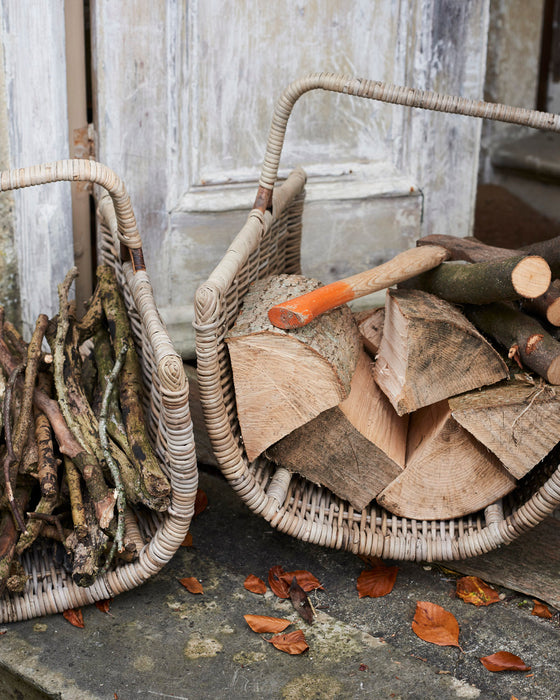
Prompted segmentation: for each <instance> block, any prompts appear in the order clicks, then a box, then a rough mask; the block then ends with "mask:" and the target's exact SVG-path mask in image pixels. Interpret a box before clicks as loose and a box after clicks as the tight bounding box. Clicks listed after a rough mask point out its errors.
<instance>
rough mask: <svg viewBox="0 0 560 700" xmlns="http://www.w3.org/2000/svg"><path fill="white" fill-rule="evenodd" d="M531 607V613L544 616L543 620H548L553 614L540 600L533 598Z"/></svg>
mask: <svg viewBox="0 0 560 700" xmlns="http://www.w3.org/2000/svg"><path fill="white" fill-rule="evenodd" d="M533 603H534V605H533V609H532V611H531V615H536V616H537V617H544V618H545V620H549V619H550V618H551V617H552V616H553V615H552V613H551V612H550V610H549V609H548V608H547V607H546V605H545V604H544V603H541V602H540V600H535V599H534V598H533Z"/></svg>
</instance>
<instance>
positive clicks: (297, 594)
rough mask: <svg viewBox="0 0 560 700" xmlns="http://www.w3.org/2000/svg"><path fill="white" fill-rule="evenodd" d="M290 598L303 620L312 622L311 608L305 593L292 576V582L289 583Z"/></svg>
mask: <svg viewBox="0 0 560 700" xmlns="http://www.w3.org/2000/svg"><path fill="white" fill-rule="evenodd" d="M289 593H290V600H291V601H292V605H293V606H294V610H295V611H296V612H297V613H298V615H299V616H300V617H301V618H303V619H304V620H305V622H307V623H308V624H311V623H312V622H313V615H314V613H313V608H312V607H311V603H310V602H309V598H308V597H307V593H306V592H305V591H304V590H303V588H302V587H301V586H300V585H299V583H298V582H297V578H296V577H295V576H294V577H293V578H292V582H291V583H290V590H289Z"/></svg>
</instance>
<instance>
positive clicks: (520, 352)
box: [465, 304, 560, 385]
mask: <svg viewBox="0 0 560 700" xmlns="http://www.w3.org/2000/svg"><path fill="white" fill-rule="evenodd" d="M465 313H466V314H467V316H468V317H469V318H470V320H471V321H472V322H473V323H475V324H476V326H477V327H478V328H479V329H480V330H481V331H482V332H483V333H485V334H486V335H488V336H490V337H492V338H495V339H496V340H497V341H498V342H499V343H500V344H501V345H502V346H504V347H505V348H506V350H507V351H508V354H509V356H510V357H512V358H514V359H516V360H518V361H519V363H520V365H521V366H522V365H524V366H525V367H528V368H529V369H531V370H533V371H534V372H537V374H539V375H540V376H541V377H543V378H544V379H546V381H547V382H549V383H550V384H556V385H558V384H560V342H558V341H557V340H555V339H554V338H553V337H552V336H551V335H550V334H549V333H548V332H547V331H546V330H545V329H544V328H543V326H542V325H541V324H540V323H539V322H538V321H536V320H535V319H534V318H531V317H530V316H528V315H526V314H524V313H523V312H522V311H519V310H518V309H516V308H515V307H513V306H510V305H508V304H487V305H486V306H472V307H467V308H466V309H465Z"/></svg>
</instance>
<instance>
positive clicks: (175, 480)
mask: <svg viewBox="0 0 560 700" xmlns="http://www.w3.org/2000/svg"><path fill="white" fill-rule="evenodd" d="M65 180H67V181H88V182H92V183H94V184H95V185H96V186H99V187H97V188H96V189H99V191H100V192H102V193H103V196H102V197H100V199H99V200H98V211H99V215H100V228H101V240H100V241H99V248H100V258H101V260H102V262H103V263H106V264H108V265H110V266H111V267H112V268H113V269H114V270H115V273H116V277H117V281H118V285H119V288H120V291H121V293H122V295H123V297H124V300H125V304H126V307H127V311H128V315H129V320H130V323H131V326H132V332H133V335H134V341H135V345H136V350H137V352H138V354H139V358H140V362H141V366H142V372H143V384H144V387H143V388H144V403H145V406H144V407H145V409H146V416H147V429H148V434H149V436H150V439H151V440H152V443H153V446H154V448H155V450H156V454H157V457H158V460H159V462H160V464H161V466H162V469H163V470H164V472H165V473H166V475H167V477H168V478H169V480H170V484H171V503H170V506H169V508H168V510H167V511H166V512H165V513H155V512H153V513H152V512H147V511H143V512H138V513H136V520H135V522H136V526H135V524H134V523H130V525H131V526H132V527H135V530H136V533H135V539H136V541H137V542H138V544H139V545H140V547H141V549H140V554H139V557H138V558H137V559H136V560H134V561H133V562H131V563H128V564H121V565H116V566H115V568H114V569H112V570H109V571H108V572H107V573H106V574H104V575H102V576H99V577H98V578H97V579H96V581H95V582H94V584H93V585H92V586H89V587H87V588H83V587H80V586H78V585H76V584H75V583H74V582H73V581H72V578H71V574H70V573H67V571H66V570H65V569H64V567H63V566H62V565H61V564H60V563H58V560H59V559H60V557H57V556H56V554H55V551H54V547H53V546H51V545H49V544H46V543H44V542H43V543H37V544H36V545H35V546H34V547H33V548H31V549H30V551H28V552H25V553H24V555H23V557H22V563H23V565H24V568H25V570H26V572H27V574H28V581H27V585H26V589H25V591H24V592H23V593H22V594H19V595H16V594H9V593H6V594H5V595H4V596H3V597H2V598H1V599H0V620H1V621H2V622H13V621H16V620H24V619H29V618H33V617H37V616H42V615H48V614H51V613H57V612H63V611H65V610H67V609H70V608H76V607H79V606H82V605H87V604H89V603H94V602H96V601H99V600H104V599H108V598H113V597H114V596H116V595H117V594H119V593H122V592H123V591H127V590H130V589H133V588H135V587H137V586H139V585H140V584H142V583H143V582H145V581H146V580H147V579H148V578H150V577H151V576H153V575H154V574H156V573H157V572H158V571H159V570H160V569H161V568H162V567H163V566H164V565H165V564H166V563H167V562H168V561H169V560H170V559H171V557H172V556H173V554H174V553H175V552H176V551H177V548H178V547H179V546H180V545H181V543H182V542H183V540H184V538H185V535H186V533H187V531H188V529H189V526H190V521H191V518H192V515H193V512H194V501H195V497H196V490H197V486H198V471H197V465H196V456H195V447H194V438H193V429H192V422H191V417H190V412H189V403H188V393H189V387H188V382H187V378H186V375H185V372H184V369H183V364H182V361H181V358H180V356H179V354H178V353H177V352H176V351H175V350H174V348H173V345H172V342H171V340H170V338H169V335H168V333H167V330H166V328H165V326H164V324H163V322H162V320H161V318H160V315H159V313H158V310H157V307H156V304H155V301H154V295H153V291H152V286H151V282H150V278H149V276H148V273H147V272H146V269H145V265H144V262H143V255H142V241H141V239H140V235H139V233H138V230H137V227H136V219H135V216H134V212H133V210H132V206H131V202H130V198H129V196H128V194H127V192H126V189H125V186H124V184H123V182H122V180H121V179H120V178H119V177H118V176H117V175H116V174H115V173H114V172H113V171H112V170H110V169H109V168H108V167H107V166H105V165H102V164H100V163H97V162H95V161H91V160H85V159H84V160H77V159H76V160H63V161H57V162H54V163H48V164H44V165H38V166H33V167H29V168H21V169H17V170H7V171H4V172H1V173H0V189H1V190H2V191H5V190H13V189H18V188H22V187H29V186H32V185H44V184H46V183H51V182H59V181H65ZM107 193H108V194H107ZM61 281H62V280H61ZM128 526H129V524H128V523H127V527H128Z"/></svg>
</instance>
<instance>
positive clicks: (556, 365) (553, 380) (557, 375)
mask: <svg viewBox="0 0 560 700" xmlns="http://www.w3.org/2000/svg"><path fill="white" fill-rule="evenodd" d="M546 379H547V381H548V382H549V383H550V384H554V385H556V386H557V385H559V384H560V356H558V357H555V358H554V359H553V360H552V362H551V363H550V366H549V368H548V371H547V373H546Z"/></svg>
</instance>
